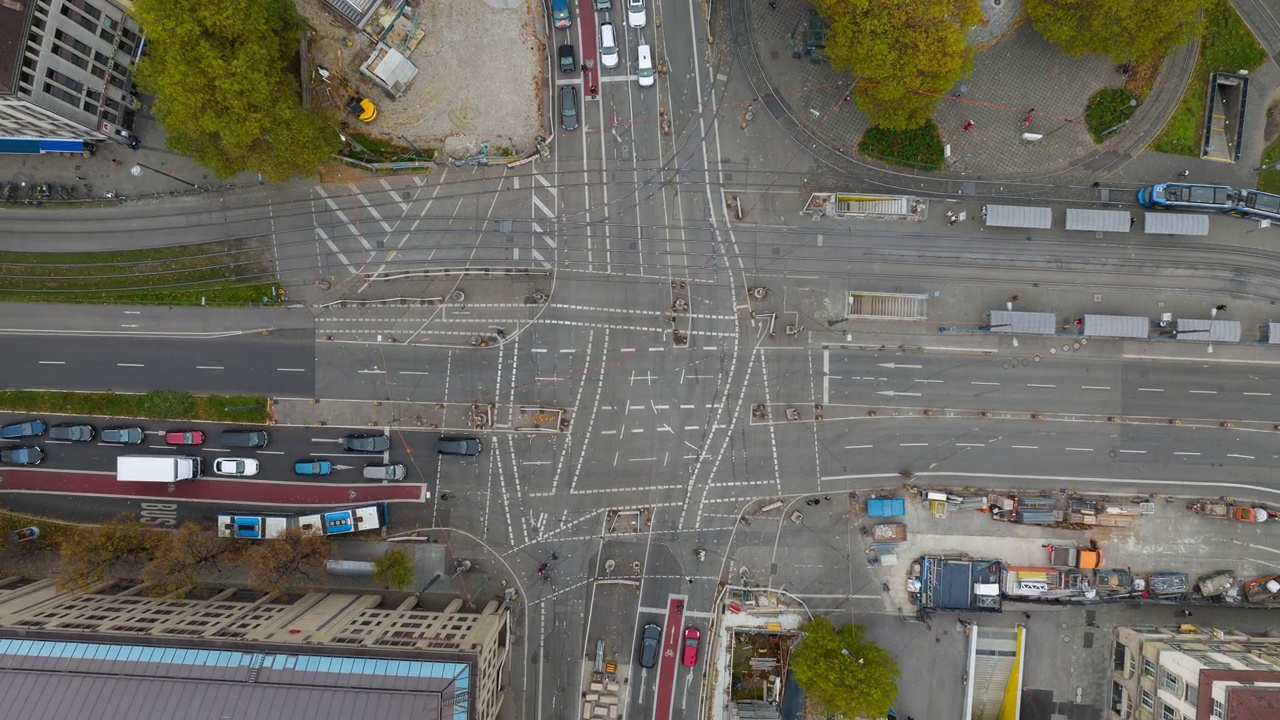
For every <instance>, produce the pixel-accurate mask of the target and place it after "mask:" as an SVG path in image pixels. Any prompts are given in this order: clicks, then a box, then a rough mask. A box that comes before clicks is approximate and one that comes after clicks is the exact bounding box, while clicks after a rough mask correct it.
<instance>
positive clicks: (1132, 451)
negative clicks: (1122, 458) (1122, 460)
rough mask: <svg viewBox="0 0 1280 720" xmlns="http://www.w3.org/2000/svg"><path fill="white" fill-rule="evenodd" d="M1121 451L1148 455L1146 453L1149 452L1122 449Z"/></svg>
mask: <svg viewBox="0 0 1280 720" xmlns="http://www.w3.org/2000/svg"><path fill="white" fill-rule="evenodd" d="M1120 452H1122V453H1131V454H1134V455H1146V454H1147V451H1146V450H1121V451H1120Z"/></svg>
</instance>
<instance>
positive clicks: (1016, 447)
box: [1009, 445, 1040, 450]
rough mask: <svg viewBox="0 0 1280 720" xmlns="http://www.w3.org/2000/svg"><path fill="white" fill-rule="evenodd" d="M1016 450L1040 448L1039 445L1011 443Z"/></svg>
mask: <svg viewBox="0 0 1280 720" xmlns="http://www.w3.org/2000/svg"><path fill="white" fill-rule="evenodd" d="M1009 447H1011V448H1013V449H1014V450H1039V449H1040V446H1039V445H1010V446H1009Z"/></svg>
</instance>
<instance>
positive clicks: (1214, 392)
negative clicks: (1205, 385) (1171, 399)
mask: <svg viewBox="0 0 1280 720" xmlns="http://www.w3.org/2000/svg"><path fill="white" fill-rule="evenodd" d="M1187 392H1189V393H1191V394H1192V395H1217V394H1218V391H1217V390H1188V391H1187Z"/></svg>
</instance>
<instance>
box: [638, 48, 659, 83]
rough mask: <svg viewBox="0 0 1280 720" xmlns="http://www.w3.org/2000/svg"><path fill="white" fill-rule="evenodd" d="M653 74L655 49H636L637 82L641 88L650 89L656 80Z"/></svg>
mask: <svg viewBox="0 0 1280 720" xmlns="http://www.w3.org/2000/svg"><path fill="white" fill-rule="evenodd" d="M653 74H654V70H653V49H652V48H650V47H649V46H648V45H641V46H640V47H637V48H636V82H638V83H640V87H650V86H652V85H653V83H654V81H655V80H656V78H654V76H653Z"/></svg>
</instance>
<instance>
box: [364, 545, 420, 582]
mask: <svg viewBox="0 0 1280 720" xmlns="http://www.w3.org/2000/svg"><path fill="white" fill-rule="evenodd" d="M373 580H374V582H379V583H382V584H383V585H386V586H387V587H393V588H395V589H396V590H405V589H406V588H408V587H409V586H410V585H412V584H413V556H412V555H410V554H409V553H407V552H405V551H404V550H400V549H398V548H391V549H390V550H388V551H386V552H384V553H382V555H379V556H378V557H377V558H374V561H373Z"/></svg>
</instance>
